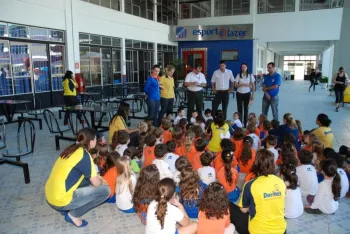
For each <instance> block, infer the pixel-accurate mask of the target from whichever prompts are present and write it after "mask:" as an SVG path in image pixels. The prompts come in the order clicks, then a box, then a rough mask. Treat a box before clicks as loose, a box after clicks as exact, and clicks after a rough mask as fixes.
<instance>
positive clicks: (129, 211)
mask: <svg viewBox="0 0 350 234" xmlns="http://www.w3.org/2000/svg"><path fill="white" fill-rule="evenodd" d="M119 210H120V211H121V212H123V213H126V214H131V213H137V211H136V210H135V208H134V207H133V208H131V209H128V210H121V209H119Z"/></svg>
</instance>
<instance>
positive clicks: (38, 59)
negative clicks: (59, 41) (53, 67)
mask: <svg viewBox="0 0 350 234" xmlns="http://www.w3.org/2000/svg"><path fill="white" fill-rule="evenodd" d="M31 47H32V67H33V77H34V88H35V92H36V93H39V92H45V91H50V82H49V59H48V56H47V48H46V45H45V44H32V45H31Z"/></svg>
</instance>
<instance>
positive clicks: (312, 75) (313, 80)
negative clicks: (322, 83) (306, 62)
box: [309, 69, 317, 92]
mask: <svg viewBox="0 0 350 234" xmlns="http://www.w3.org/2000/svg"><path fill="white" fill-rule="evenodd" d="M310 83H311V84H310V87H309V92H310V91H311V88H312V86H313V87H314V92H315V86H316V83H317V78H316V72H315V69H311V73H310Z"/></svg>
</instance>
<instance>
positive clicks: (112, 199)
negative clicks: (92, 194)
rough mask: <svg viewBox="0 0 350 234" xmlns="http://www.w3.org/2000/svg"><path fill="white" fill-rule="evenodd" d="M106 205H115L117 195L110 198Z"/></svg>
mask: <svg viewBox="0 0 350 234" xmlns="http://www.w3.org/2000/svg"><path fill="white" fill-rule="evenodd" d="M105 202H106V203H115V202H116V200H115V194H114V195H113V197H109V198H108V199H107V200H106V201H105Z"/></svg>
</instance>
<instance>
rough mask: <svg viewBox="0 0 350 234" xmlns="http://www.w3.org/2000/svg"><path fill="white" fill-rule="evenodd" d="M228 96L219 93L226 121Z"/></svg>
mask: <svg viewBox="0 0 350 234" xmlns="http://www.w3.org/2000/svg"><path fill="white" fill-rule="evenodd" d="M229 95H230V94H229V92H224V93H221V101H222V111H223V112H224V116H225V119H227V106H228V103H229Z"/></svg>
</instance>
